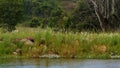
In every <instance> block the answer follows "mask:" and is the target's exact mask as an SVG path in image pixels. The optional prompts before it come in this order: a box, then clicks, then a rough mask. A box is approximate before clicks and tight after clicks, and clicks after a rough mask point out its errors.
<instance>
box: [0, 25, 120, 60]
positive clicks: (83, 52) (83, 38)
mask: <svg viewBox="0 0 120 68" xmlns="http://www.w3.org/2000/svg"><path fill="white" fill-rule="evenodd" d="M17 30H19V32H14V31H13V32H6V33H4V32H3V31H2V30H0V31H1V32H0V56H1V57H7V56H8V57H9V56H12V57H20V56H21V57H27V58H28V57H29V58H30V57H39V56H41V55H44V54H51V53H55V54H58V55H60V56H61V57H64V58H110V55H111V53H114V55H120V33H118V32H116V33H87V32H81V33H73V32H65V33H62V32H54V31H53V30H52V29H50V28H46V29H41V28H20V27H19V28H17ZM25 37H32V38H34V39H35V43H34V45H33V46H29V45H24V44H23V43H22V42H15V39H23V38H25ZM42 40H44V41H45V44H44V45H45V46H46V47H45V46H40V42H41V41H42ZM102 45H104V46H105V47H106V51H105V52H102V51H101V48H99V47H100V46H102ZM94 46H96V47H98V48H94V49H93V47H94ZM16 49H21V51H22V54H17V55H14V54H13V52H14V51H16Z"/></svg>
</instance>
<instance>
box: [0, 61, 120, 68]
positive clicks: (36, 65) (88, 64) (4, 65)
mask: <svg viewBox="0 0 120 68" xmlns="http://www.w3.org/2000/svg"><path fill="white" fill-rule="evenodd" d="M0 68H120V60H118V59H116V60H110V59H109V60H97V59H86V60H81V59H0Z"/></svg>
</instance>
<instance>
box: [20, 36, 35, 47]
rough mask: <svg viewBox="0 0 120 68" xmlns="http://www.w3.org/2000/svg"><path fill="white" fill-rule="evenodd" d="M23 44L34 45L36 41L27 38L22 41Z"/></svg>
mask: <svg viewBox="0 0 120 68" xmlns="http://www.w3.org/2000/svg"><path fill="white" fill-rule="evenodd" d="M20 41H21V42H23V43H24V44H25V45H34V42H35V41H34V39H33V38H32V37H26V38H23V39H21V40H20Z"/></svg>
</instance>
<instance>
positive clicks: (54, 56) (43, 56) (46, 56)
mask: <svg viewBox="0 0 120 68" xmlns="http://www.w3.org/2000/svg"><path fill="white" fill-rule="evenodd" d="M40 58H60V56H59V55H57V54H46V55H42V56H40Z"/></svg>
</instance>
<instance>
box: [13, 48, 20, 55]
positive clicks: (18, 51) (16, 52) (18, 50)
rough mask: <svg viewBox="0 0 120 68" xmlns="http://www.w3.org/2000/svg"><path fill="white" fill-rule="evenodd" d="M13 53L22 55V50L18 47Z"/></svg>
mask: <svg viewBox="0 0 120 68" xmlns="http://www.w3.org/2000/svg"><path fill="white" fill-rule="evenodd" d="M13 54H14V55H22V50H21V49H19V48H18V49H16V50H15V51H14V52H13Z"/></svg>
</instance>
